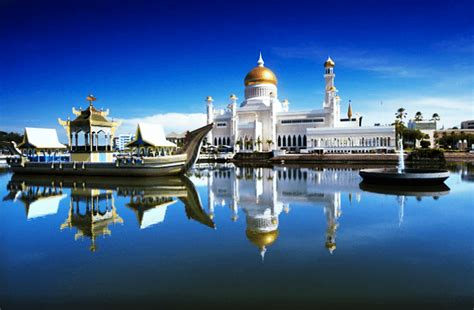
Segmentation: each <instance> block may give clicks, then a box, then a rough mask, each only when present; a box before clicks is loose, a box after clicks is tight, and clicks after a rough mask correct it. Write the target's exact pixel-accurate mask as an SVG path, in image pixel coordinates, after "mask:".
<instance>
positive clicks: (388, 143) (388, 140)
mask: <svg viewBox="0 0 474 310" xmlns="http://www.w3.org/2000/svg"><path fill="white" fill-rule="evenodd" d="M387 146H390V137H388V138H387Z"/></svg>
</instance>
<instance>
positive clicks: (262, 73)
mask: <svg viewBox="0 0 474 310" xmlns="http://www.w3.org/2000/svg"><path fill="white" fill-rule="evenodd" d="M263 64H264V62H263V58H262V53H260V57H259V59H258V62H257V67H255V68H253V69H252V70H250V72H249V73H247V75H246V76H245V79H244V83H245V86H249V85H255V84H273V85H275V86H276V85H277V84H278V80H277V78H276V76H275V74H274V73H273V71H272V70H270V69H268V68H265V67H264V66H263Z"/></svg>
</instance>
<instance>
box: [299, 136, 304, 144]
mask: <svg viewBox="0 0 474 310" xmlns="http://www.w3.org/2000/svg"><path fill="white" fill-rule="evenodd" d="M302 144H303V142H302V141H301V136H300V135H298V146H301V145H302Z"/></svg>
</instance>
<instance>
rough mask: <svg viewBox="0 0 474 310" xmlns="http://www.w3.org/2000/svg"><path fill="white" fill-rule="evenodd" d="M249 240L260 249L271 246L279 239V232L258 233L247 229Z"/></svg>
mask: <svg viewBox="0 0 474 310" xmlns="http://www.w3.org/2000/svg"><path fill="white" fill-rule="evenodd" d="M245 233H246V235H247V238H248V239H249V240H250V242H252V243H253V244H255V245H256V246H257V247H258V248H259V249H262V248H264V247H266V246H269V245H271V244H273V242H275V240H276V239H277V238H278V230H273V231H269V232H257V231H252V230H249V229H247V230H246V231H245Z"/></svg>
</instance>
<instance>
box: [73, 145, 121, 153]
mask: <svg viewBox="0 0 474 310" xmlns="http://www.w3.org/2000/svg"><path fill="white" fill-rule="evenodd" d="M71 151H72V152H78V153H79V152H90V151H91V147H90V145H79V146H72V147H71ZM97 151H98V152H105V151H112V148H111V147H110V146H106V145H99V146H93V147H92V152H97Z"/></svg>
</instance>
